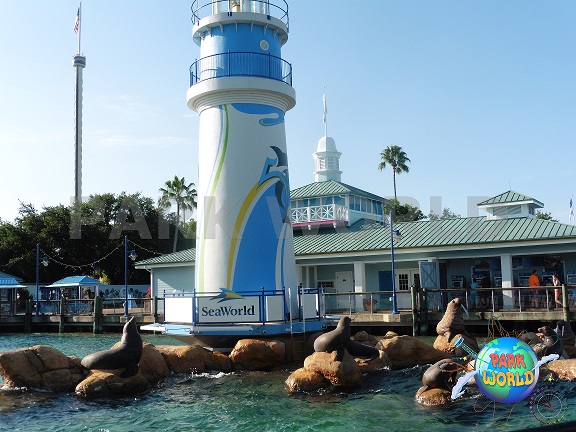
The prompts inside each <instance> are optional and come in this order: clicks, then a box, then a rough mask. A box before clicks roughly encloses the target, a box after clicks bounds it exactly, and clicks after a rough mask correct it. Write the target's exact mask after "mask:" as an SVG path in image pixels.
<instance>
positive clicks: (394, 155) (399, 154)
mask: <svg viewBox="0 0 576 432" xmlns="http://www.w3.org/2000/svg"><path fill="white" fill-rule="evenodd" d="M380 160H381V161H380V164H379V165H378V169H379V170H380V171H382V170H383V169H384V168H386V164H388V165H390V166H391V167H392V177H393V180H394V199H395V200H397V198H396V174H400V173H403V172H408V171H410V168H408V165H406V162H410V159H408V156H406V152H405V151H404V150H402V147H399V146H395V145H394V146H388V147H386V148H385V149H384V151H383V152H382V153H380Z"/></svg>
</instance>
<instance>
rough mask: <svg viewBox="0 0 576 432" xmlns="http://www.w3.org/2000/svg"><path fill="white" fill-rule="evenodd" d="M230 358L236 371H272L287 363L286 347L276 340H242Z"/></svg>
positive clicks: (237, 343)
mask: <svg viewBox="0 0 576 432" xmlns="http://www.w3.org/2000/svg"><path fill="white" fill-rule="evenodd" d="M228 357H230V360H231V361H232V366H233V368H234V369H235V370H264V371H266V370H271V369H273V368H274V367H277V366H280V365H282V364H284V363H286V345H284V343H282V342H278V341H275V340H258V339H241V340H239V341H238V342H236V345H235V346H234V349H232V352H231V353H230V355H229V356H228Z"/></svg>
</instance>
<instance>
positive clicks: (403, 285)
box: [398, 273, 410, 291]
mask: <svg viewBox="0 0 576 432" xmlns="http://www.w3.org/2000/svg"><path fill="white" fill-rule="evenodd" d="M409 289H410V275H409V274H407V273H400V274H398V291H408V290H409Z"/></svg>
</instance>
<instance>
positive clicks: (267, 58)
mask: <svg viewBox="0 0 576 432" xmlns="http://www.w3.org/2000/svg"><path fill="white" fill-rule="evenodd" d="M230 76H252V77H262V78H270V79H273V80H277V81H282V82H284V83H286V84H288V85H289V86H292V65H291V64H290V63H288V62H287V61H286V60H282V59H281V58H280V57H276V56H273V55H271V54H262V53H253V52H227V53H221V54H213V55H210V56H207V57H203V58H201V59H199V60H196V61H195V62H194V63H192V65H191V66H190V85H191V86H193V85H194V84H196V83H198V82H200V81H204V80H208V79H213V78H221V77H230Z"/></svg>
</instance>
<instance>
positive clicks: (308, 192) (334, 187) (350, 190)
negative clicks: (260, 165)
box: [290, 180, 386, 201]
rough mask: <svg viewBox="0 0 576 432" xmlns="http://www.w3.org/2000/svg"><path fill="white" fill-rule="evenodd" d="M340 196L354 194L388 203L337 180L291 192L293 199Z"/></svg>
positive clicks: (309, 185)
mask: <svg viewBox="0 0 576 432" xmlns="http://www.w3.org/2000/svg"><path fill="white" fill-rule="evenodd" d="M340 194H352V195H357V196H361V197H365V198H370V199H374V200H378V201H386V198H382V197H381V196H378V195H374V194H371V193H370V192H366V191H363V190H362V189H358V188H355V187H354V186H350V185H347V184H345V183H341V182H338V181H335V180H328V181H324V182H315V183H310V184H308V185H306V186H302V187H299V188H297V189H294V190H292V191H290V198H291V199H302V198H313V197H321V196H332V195H340Z"/></svg>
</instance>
